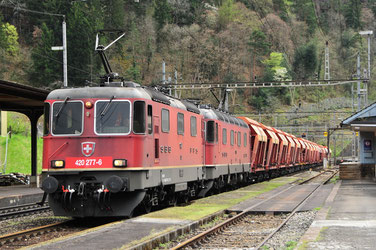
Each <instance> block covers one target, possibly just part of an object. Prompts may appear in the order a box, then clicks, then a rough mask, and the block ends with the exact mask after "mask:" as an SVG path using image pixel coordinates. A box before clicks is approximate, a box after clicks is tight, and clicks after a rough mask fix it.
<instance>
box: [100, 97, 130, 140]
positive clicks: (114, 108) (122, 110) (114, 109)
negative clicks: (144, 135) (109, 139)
mask: <svg viewBox="0 0 376 250" xmlns="http://www.w3.org/2000/svg"><path fill="white" fill-rule="evenodd" d="M103 111H105V112H103ZM130 124H131V123H130V103H129V102H128V101H111V103H110V102H109V101H98V102H97V103H96V111H95V132H96V133H97V134H128V133H129V132H130Z"/></svg>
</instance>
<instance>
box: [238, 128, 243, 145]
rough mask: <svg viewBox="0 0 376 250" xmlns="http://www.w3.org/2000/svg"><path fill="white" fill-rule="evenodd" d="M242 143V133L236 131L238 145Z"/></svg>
mask: <svg viewBox="0 0 376 250" xmlns="http://www.w3.org/2000/svg"><path fill="white" fill-rule="evenodd" d="M241 145H242V133H240V132H238V147H240V146H241Z"/></svg>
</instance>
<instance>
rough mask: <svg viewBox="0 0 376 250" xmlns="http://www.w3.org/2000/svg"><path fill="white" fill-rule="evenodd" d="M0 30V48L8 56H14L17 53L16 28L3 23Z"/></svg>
mask: <svg viewBox="0 0 376 250" xmlns="http://www.w3.org/2000/svg"><path fill="white" fill-rule="evenodd" d="M0 29H1V30H2V31H1V32H0V33H1V36H2V37H3V38H2V39H1V40H2V41H1V43H2V47H3V48H4V49H5V51H6V52H7V53H8V54H9V55H11V56H15V55H16V54H17V53H18V51H19V44H18V33H17V29H16V27H14V26H13V25H11V24H9V23H4V24H2V25H1V28H0Z"/></svg>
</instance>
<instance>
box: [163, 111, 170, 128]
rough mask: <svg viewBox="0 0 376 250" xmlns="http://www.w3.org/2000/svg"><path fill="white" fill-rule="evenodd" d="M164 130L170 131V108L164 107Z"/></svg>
mask: <svg viewBox="0 0 376 250" xmlns="http://www.w3.org/2000/svg"><path fill="white" fill-rule="evenodd" d="M161 117H162V132H165V133H168V132H170V111H169V110H168V109H162V114H161Z"/></svg>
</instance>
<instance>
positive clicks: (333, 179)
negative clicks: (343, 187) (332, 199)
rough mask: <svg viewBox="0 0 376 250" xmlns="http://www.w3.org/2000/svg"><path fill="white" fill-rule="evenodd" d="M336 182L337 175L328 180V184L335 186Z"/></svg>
mask: <svg viewBox="0 0 376 250" xmlns="http://www.w3.org/2000/svg"><path fill="white" fill-rule="evenodd" d="M338 180H339V175H336V176H334V177H333V178H332V179H330V182H329V183H333V184H336V183H337V181H338Z"/></svg>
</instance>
